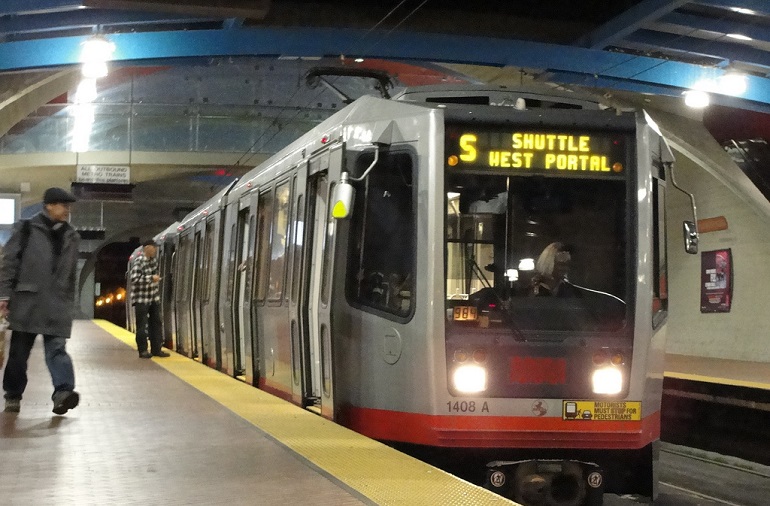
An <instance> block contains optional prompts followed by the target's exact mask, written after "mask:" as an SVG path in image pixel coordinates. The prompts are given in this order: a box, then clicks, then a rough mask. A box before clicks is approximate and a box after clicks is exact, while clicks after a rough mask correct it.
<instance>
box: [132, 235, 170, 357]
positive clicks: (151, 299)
mask: <svg viewBox="0 0 770 506" xmlns="http://www.w3.org/2000/svg"><path fill="white" fill-rule="evenodd" d="M157 252H158V250H157V248H156V246H155V242H154V241H152V240H149V241H145V242H144V243H142V251H141V253H140V254H139V256H138V257H136V260H134V265H133V266H132V267H131V284H132V286H131V288H132V290H131V300H132V302H133V304H134V311H135V312H136V349H137V350H138V351H139V358H150V357H168V356H169V354H168V353H166V352H165V351H163V350H162V349H161V347H162V346H163V337H162V336H161V330H160V290H159V289H158V288H159V283H160V276H159V275H158V262H157V260H156V259H155V255H156V254H157ZM148 332H149V337H150V351H149V352H148V351H147V334H148Z"/></svg>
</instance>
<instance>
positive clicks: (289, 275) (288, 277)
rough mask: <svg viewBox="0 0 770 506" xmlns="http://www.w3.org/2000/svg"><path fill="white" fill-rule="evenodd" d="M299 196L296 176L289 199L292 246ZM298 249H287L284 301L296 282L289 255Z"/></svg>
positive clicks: (290, 240) (287, 300) (290, 241)
mask: <svg viewBox="0 0 770 506" xmlns="http://www.w3.org/2000/svg"><path fill="white" fill-rule="evenodd" d="M296 194H297V177H296V176H294V177H293V178H292V180H291V196H290V198H289V206H290V210H291V214H290V215H289V236H288V238H287V241H288V243H289V244H290V245H291V244H292V243H293V242H296V238H295V235H294V234H296V232H297V229H296V226H295V224H296V216H295V214H294V213H296V212H297V209H296V207H295V206H294V200H295V195H296ZM295 253H296V249H295V248H294V247H292V248H290V249H287V251H286V263H287V265H288V267H289V268H288V269H287V272H286V290H284V294H283V297H284V301H285V302H287V303H288V302H289V292H290V291H291V286H292V281H293V280H294V272H293V271H292V270H291V266H292V264H293V261H294V260H293V258H294V257H292V256H289V254H292V255H293V254H295Z"/></svg>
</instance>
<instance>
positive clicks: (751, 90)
mask: <svg viewBox="0 0 770 506" xmlns="http://www.w3.org/2000/svg"><path fill="white" fill-rule="evenodd" d="M325 1H326V0H317V2H319V5H321V6H324V5H325V6H327V7H329V6H331V5H332V1H331V0H328V2H327V3H324V2H325ZM213 3H214V4H216V5H209V4H212V2H210V0H187V1H185V2H174V1H161V0H2V4H1V5H0V16H3V17H0V71H13V70H22V69H36V68H50V67H59V66H63V65H74V64H77V63H79V61H78V59H79V51H80V44H81V43H82V42H83V41H84V40H85V37H86V36H88V35H90V34H91V33H100V34H102V35H105V36H107V37H108V38H109V39H110V40H112V41H113V42H114V43H115V44H116V52H115V60H116V61H120V62H137V63H144V62H147V61H157V60H161V59H166V58H171V59H173V58H195V57H211V56H239V55H255V56H275V57H278V56H284V57H286V56H289V57H320V56H333V57H339V56H340V55H345V56H348V57H350V56H361V57H366V58H382V59H390V60H397V61H398V60H409V61H423V62H445V63H465V64H475V65H489V66H514V67H523V68H528V69H534V70H535V71H536V72H542V73H543V75H546V74H547V75H550V76H551V78H552V79H553V78H554V76H559V75H562V76H564V78H565V79H568V80H569V81H570V82H571V81H573V80H578V81H582V82H584V83H586V84H587V85H588V84H589V83H591V82H594V83H598V82H599V81H600V80H605V81H604V82H606V83H608V84H611V83H615V84H616V85H617V86H618V87H620V88H622V89H637V90H643V89H659V90H666V91H668V92H670V93H673V94H677V93H681V91H683V90H685V89H688V88H689V87H691V86H692V85H693V84H694V83H696V82H698V81H702V80H704V79H715V78H717V77H719V76H721V75H723V74H724V72H725V68H727V67H728V66H730V68H733V69H735V68H739V69H740V70H742V71H748V72H749V73H750V74H752V75H749V76H748V81H749V87H748V90H747V91H746V93H745V94H744V95H743V96H742V97H738V99H737V100H740V99H745V100H749V101H752V102H753V103H754V104H753V105H752V107H753V106H755V105H756V104H765V105H766V104H770V90H769V89H768V88H769V87H770V80H768V79H767V77H768V69H770V29H768V27H769V26H770V17H767V18H765V17H762V16H770V1H768V0H642V1H640V2H638V3H636V4H633V2H628V3H626V5H632V6H631V7H629V8H628V9H627V10H625V11H624V12H622V13H621V14H620V15H617V16H616V17H614V18H612V19H610V20H609V21H607V22H606V23H604V24H603V25H601V26H599V27H598V28H595V29H593V31H590V32H588V34H587V35H585V36H584V37H582V38H581V39H580V41H579V43H578V44H576V45H573V46H564V45H559V44H555V43H554V44H551V43H547V42H535V41H531V40H515V39H514V38H491V37H483V36H472V35H463V34H462V33H459V32H458V31H457V30H454V31H453V33H427V31H425V32H422V31H417V30H418V29H419V28H415V27H411V28H410V29H408V30H406V31H396V32H394V29H392V30H390V31H386V28H385V27H384V26H383V27H382V28H383V31H373V30H368V31H365V30H363V29H352V28H346V27H345V26H344V25H343V23H344V22H345V21H343V20H341V21H340V25H339V26H333V27H325V28H322V27H292V26H291V25H290V24H289V25H288V26H286V24H285V23H286V20H284V21H283V22H280V21H279V22H277V24H275V25H271V24H270V18H266V19H267V22H266V23H265V24H260V25H259V26H253V22H254V20H255V19H257V20H258V19H260V17H264V16H265V15H267V14H269V8H270V7H271V6H275V7H276V10H280V9H278V7H283V5H281V4H282V3H281V2H280V0H272V2H271V0H253V1H252V0H222V1H217V2H213ZM482 3H483V2H482ZM548 4H549V5H550V6H552V7H553V6H563V7H564V8H568V7H567V6H570V7H572V6H574V7H572V8H574V9H581V6H580V5H576V4H574V3H573V4H570V3H569V2H568V1H567V0H549V2H548ZM297 5H303V4H297ZM367 5H371V4H367ZM478 7H479V8H481V7H482V5H479V6H478ZM460 8H464V7H460ZM511 9H512V12H513V11H517V9H516V8H515V7H511ZM282 12H286V10H285V9H284V11H282ZM340 12H347V11H344V10H343V11H340ZM581 12H582V11H581ZM602 12H605V13H608V12H609V11H608V10H607V9H603V10H599V11H596V12H593V15H597V14H598V15H601V13H602ZM612 12H619V10H618V9H616V10H614V11H612ZM752 13H756V14H752ZM508 14H511V13H510V12H509V13H508ZM533 14H534V13H530V15H533ZM410 15H411V14H410ZM491 15H493V14H491ZM607 15H608V16H611V15H612V14H609V13H608V14H607ZM351 16H355V14H354V13H351ZM332 19H337V18H334V17H332ZM543 22H547V20H545V19H544V20H543ZM399 24H400V23H399ZM278 25H281V26H282V27H278ZM378 25H379V23H378ZM375 26H377V25H375ZM396 27H398V25H396ZM454 28H458V27H457V26H454V25H451V24H449V25H448V27H447V28H446V29H447V30H452V29H454ZM431 29H434V27H431ZM728 33H740V34H743V35H746V36H748V37H751V38H752V39H753V40H748V41H736V40H733V39H728V38H727V34H728ZM512 37H515V35H512ZM722 100H724V101H727V102H730V101H733V102H734V103H735V106H739V105H738V104H739V102H735V100H736V99H733V98H731V97H723V98H722Z"/></svg>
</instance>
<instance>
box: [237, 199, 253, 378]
mask: <svg viewBox="0 0 770 506" xmlns="http://www.w3.org/2000/svg"><path fill="white" fill-rule="evenodd" d="M256 198H257V197H256V194H253V195H250V196H246V197H245V198H243V199H242V200H241V202H240V203H239V205H238V220H237V224H236V236H237V241H236V243H235V248H236V251H235V252H236V259H235V265H236V273H235V286H234V287H233V289H234V296H233V300H234V301H235V304H233V307H232V310H233V315H232V316H233V323H234V325H233V330H234V336H233V338H234V343H233V348H234V350H233V351H234V352H235V353H234V357H233V360H234V375H235V376H236V377H242V378H241V379H244V380H247V381H249V382H252V381H253V364H252V363H251V362H252V360H251V353H250V350H251V330H250V329H251V327H252V324H251V315H252V303H253V301H252V286H251V285H252V282H253V271H254V269H253V264H254V261H253V259H254V233H255V227H254V214H253V212H252V205H251V204H252V200H256Z"/></svg>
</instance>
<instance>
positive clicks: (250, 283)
mask: <svg viewBox="0 0 770 506" xmlns="http://www.w3.org/2000/svg"><path fill="white" fill-rule="evenodd" d="M497 95H500V97H505V96H507V97H508V98H499V97H498V96H497ZM511 97H513V98H511ZM491 104H497V105H491ZM673 161H674V160H673V156H672V154H671V151H670V150H669V148H668V146H667V145H666V143H665V141H664V139H663V138H662V136H661V134H660V133H659V131H658V130H657V128H656V126H655V125H654V123H653V122H652V120H651V119H650V118H649V117H648V116H647V115H646V114H645V113H644V112H623V113H619V112H617V111H615V110H603V109H602V108H600V107H599V106H597V104H596V103H595V102H590V101H584V100H579V99H573V98H569V97H567V96H556V95H553V96H551V95H543V94H539V95H538V94H536V93H533V92H527V91H521V92H517V91H510V90H508V91H505V92H503V91H501V90H498V91H497V92H495V93H492V92H486V91H482V92H478V93H470V94H469V93H461V92H451V91H440V90H435V91H433V92H431V90H428V91H424V92H415V93H409V92H407V93H405V94H404V95H403V96H402V97H400V99H399V100H385V99H379V98H374V97H362V98H360V99H358V100H356V101H355V102H353V103H352V104H351V105H349V106H347V107H346V108H344V109H343V110H341V111H339V112H338V113H336V114H334V115H333V116H331V117H330V118H329V119H327V120H326V121H324V122H323V123H321V124H320V125H318V126H317V127H315V128H314V129H313V130H311V131H310V132H308V133H307V134H305V135H304V136H302V137H301V138H300V139H298V140H297V141H295V142H293V143H292V144H291V145H289V146H287V147H286V148H284V149H283V150H281V151H280V152H278V153H277V154H275V155H274V156H272V157H271V158H270V159H269V160H267V161H266V162H265V163H263V164H261V165H260V166H258V167H256V168H254V169H253V170H251V171H250V172H248V173H247V174H246V175H244V176H243V177H242V178H241V179H240V180H238V181H236V182H234V183H232V184H231V185H229V186H227V187H226V188H223V189H222V190H221V191H220V192H219V193H218V194H217V195H216V196H215V197H214V198H212V199H211V200H210V201H208V202H206V203H205V204H204V205H202V206H200V207H199V208H198V209H197V210H195V211H194V212H192V213H191V214H189V215H188V216H187V217H185V218H184V220H183V221H181V222H180V223H179V224H175V225H173V226H170V227H169V229H167V230H166V231H164V232H162V233H161V234H159V235H158V236H157V237H156V241H157V242H158V244H159V247H160V249H159V251H160V253H159V260H160V265H161V270H162V272H161V276H162V278H163V281H162V283H163V285H162V287H161V288H162V289H161V292H162V296H163V302H162V307H163V314H164V316H163V327H164V334H165V338H166V342H167V345H168V346H169V347H171V348H173V349H175V350H176V351H177V352H179V353H182V354H185V355H187V356H189V357H191V358H194V359H197V360H199V361H201V362H203V363H205V364H207V365H208V366H210V367H213V368H216V369H218V370H221V371H222V372H223V373H226V374H228V375H230V376H233V377H237V378H240V379H242V380H243V381H245V382H248V383H250V384H253V385H255V386H257V387H259V388H261V389H264V390H266V391H268V392H270V393H273V394H275V395H277V396H279V397H282V398H284V399H286V400H289V401H291V402H293V403H296V404H298V405H300V406H304V407H307V408H308V409H312V410H315V411H316V412H317V413H319V414H320V415H321V416H324V417H327V418H329V419H331V420H334V421H336V422H338V423H340V424H342V425H345V426H347V427H349V428H351V429H353V430H355V431H358V432H360V433H362V434H365V435H367V436H369V437H372V438H375V439H378V440H382V441H385V442H388V443H391V444H396V445H409V446H411V447H414V448H422V449H426V448H432V449H437V451H445V452H447V454H448V455H451V456H452V457H451V458H454V459H458V461H459V460H460V459H466V458H470V457H473V458H475V459H481V461H482V462H483V464H486V467H485V468H484V467H483V466H482V470H481V473H482V474H481V475H482V476H486V486H487V487H489V488H491V489H493V490H496V491H498V492H499V493H501V494H503V495H505V496H508V497H510V498H512V499H514V500H516V501H519V502H522V503H525V504H556V505H578V504H600V503H601V500H602V499H601V498H602V493H604V492H614V493H624V494H625V493H635V494H641V495H646V496H651V497H654V496H655V494H656V486H657V478H656V476H655V467H656V463H657V458H658V444H659V436H660V405H661V389H662V379H663V359H664V352H665V336H666V319H667V312H668V291H667V282H666V280H667V268H668V262H667V250H666V227H665V223H666V195H667V192H668V191H669V190H670V188H671V186H672V183H673V185H674V186H675V182H674V181H672V172H671V166H672V163H673ZM694 212H695V208H694V204H693V215H694ZM694 222H695V220H694V219H693V221H692V222H689V221H688V222H685V248H686V249H687V250H688V252H695V251H696V250H697V231H696V230H695V228H694ZM129 300H130V291H129ZM130 325H131V322H129V326H130ZM484 473H485V474H484Z"/></svg>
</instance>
